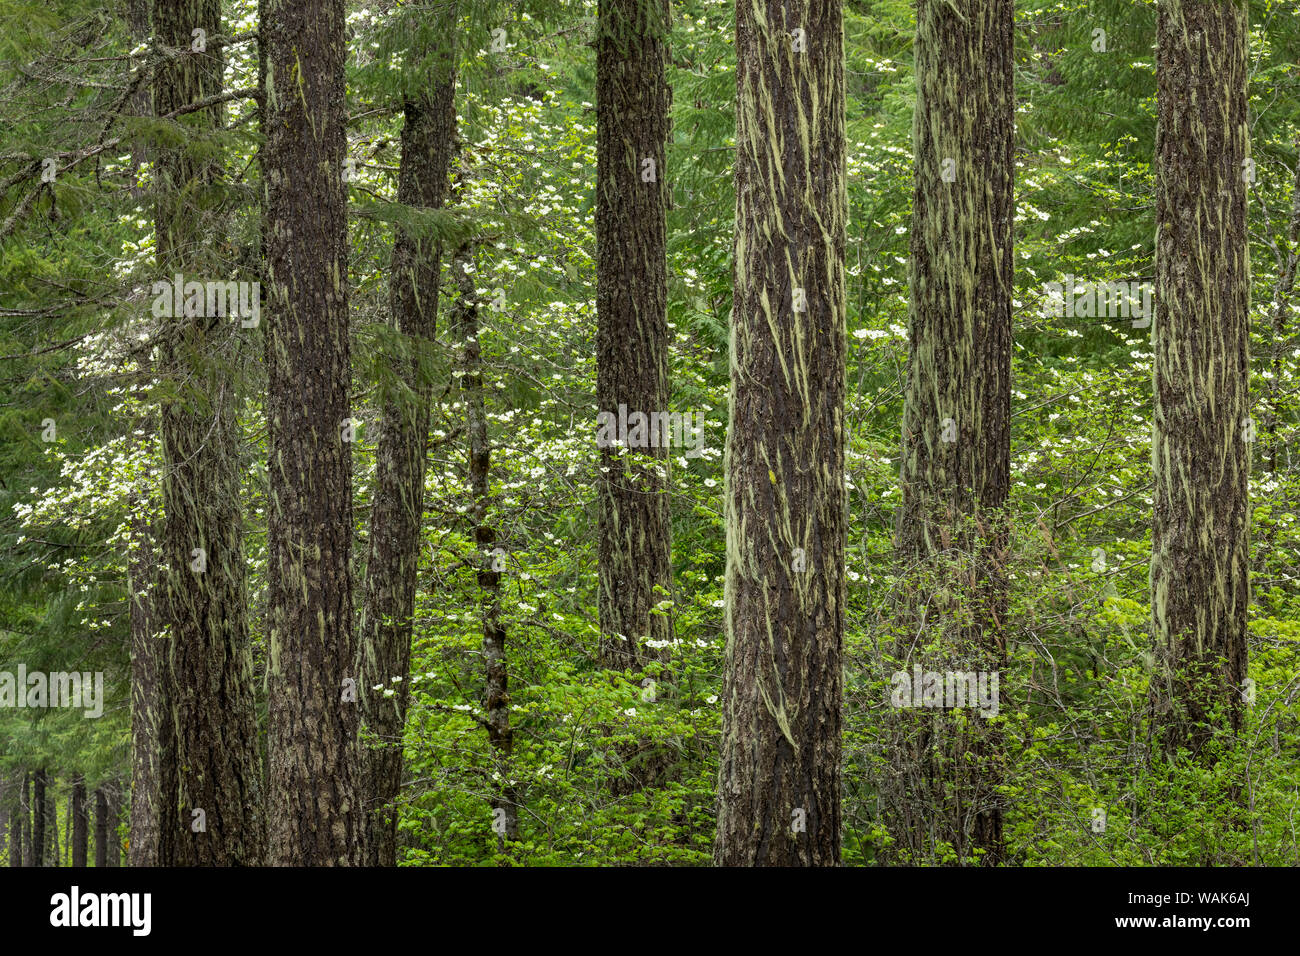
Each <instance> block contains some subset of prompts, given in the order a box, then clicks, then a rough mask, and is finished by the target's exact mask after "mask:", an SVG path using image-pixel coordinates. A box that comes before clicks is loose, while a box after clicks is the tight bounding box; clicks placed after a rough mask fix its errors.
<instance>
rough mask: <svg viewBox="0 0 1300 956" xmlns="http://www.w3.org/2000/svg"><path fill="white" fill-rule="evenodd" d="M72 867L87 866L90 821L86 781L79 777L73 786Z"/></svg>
mask: <svg viewBox="0 0 1300 956" xmlns="http://www.w3.org/2000/svg"><path fill="white" fill-rule="evenodd" d="M71 833H72V865H73V866H85V865H86V851H87V849H88V838H89V836H90V819H89V817H88V816H87V814H86V781H85V780H84V779H83V778H81V777H77V779H76V781H74V782H73V784H72V829H71Z"/></svg>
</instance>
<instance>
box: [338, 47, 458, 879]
mask: <svg viewBox="0 0 1300 956" xmlns="http://www.w3.org/2000/svg"><path fill="white" fill-rule="evenodd" d="M428 55H429V56H431V57H432V58H434V59H435V60H437V61H440V62H441V64H442V65H441V67H440V68H438V69H436V71H435V73H436V75H435V76H434V78H433V80H432V82H431V83H430V85H429V87H428V88H427V90H426V91H425V93H424V95H422V96H421V97H420V98H418V99H413V100H408V101H407V102H406V104H405V107H404V109H403V113H404V116H405V124H404V126H403V128H402V159H401V167H400V169H399V171H398V184H397V201H398V202H399V203H401V204H402V205H403V206H408V207H411V208H413V209H426V210H427V209H438V208H441V207H442V205H443V203H444V202H445V201H446V198H447V188H448V179H447V177H448V172H449V169H450V166H451V158H452V153H453V150H454V149H455V140H456V107H455V93H456V79H455V72H454V68H453V66H452V65H451V63H450V62H448V59H449V55H448V53H447V52H446V51H438V52H430V53H429V54H428ZM444 57H446V58H444ZM440 271H441V248H440V246H439V244H438V242H437V240H436V239H433V238H431V237H430V236H429V235H428V233H427V232H424V233H421V232H417V231H413V230H408V229H405V228H402V227H401V226H400V225H399V226H398V229H397V236H396V238H395V240H394V242H393V254H392V272H391V278H390V285H389V303H390V307H391V313H392V314H391V321H392V323H393V325H394V326H395V327H396V329H397V331H398V333H399V334H400V335H401V336H402V338H403V346H402V352H401V354H400V355H399V356H397V357H396V358H395V359H394V362H393V373H394V381H393V382H392V383H391V385H388V383H386V385H387V387H386V388H385V392H384V395H383V399H382V411H381V414H380V420H379V439H378V443H377V447H376V452H375V490H374V503H373V504H372V506H371V510H370V526H369V532H370V534H369V539H370V544H369V555H368V558H367V561H366V580H365V596H364V599H363V602H362V613H361V627H360V635H359V640H358V651H359V664H358V671H359V673H360V675H361V676H360V679H359V686H360V694H361V705H362V709H361V714H362V720H363V721H364V723H365V727H366V730H367V731H368V733H369V734H371V735H373V736H374V738H375V739H374V740H371V741H368V744H369V748H370V749H368V750H367V751H366V756H367V760H366V765H367V769H366V775H365V779H366V782H367V785H368V787H369V793H368V795H367V796H368V805H369V809H370V813H369V817H368V822H369V827H370V831H369V837H368V841H367V842H368V844H369V853H370V859H369V863H370V864H371V865H372V866H394V865H395V864H396V862H397V817H398V813H397V808H396V806H395V803H394V801H396V799H397V796H398V794H399V792H400V790H401V785H402V734H403V731H404V729H405V727H406V710H407V704H408V701H409V700H410V690H409V681H408V677H409V676H410V675H409V671H410V662H411V624H412V615H413V614H414V612H415V586H416V569H417V567H418V565H419V557H420V528H421V522H422V520H423V517H424V470H425V456H426V454H427V452H428V445H429V403H430V387H429V380H428V374H427V369H428V361H429V349H430V347H431V345H432V342H433V337H434V332H435V329H436V325H437V317H438V277H439V273H440ZM376 687H379V688H382V689H381V690H378V691H377V690H376V689H375V688H376ZM390 694H391V696H390Z"/></svg>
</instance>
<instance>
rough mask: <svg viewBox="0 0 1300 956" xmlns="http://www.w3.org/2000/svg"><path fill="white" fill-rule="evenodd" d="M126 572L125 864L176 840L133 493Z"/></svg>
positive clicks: (147, 529) (167, 695)
mask: <svg viewBox="0 0 1300 956" xmlns="http://www.w3.org/2000/svg"><path fill="white" fill-rule="evenodd" d="M128 507H129V508H130V510H131V513H132V518H131V534H130V542H131V543H130V546H129V557H128V566H127V567H128V576H129V588H130V594H131V620H130V627H131V842H130V850H129V857H130V864H131V866H140V867H145V866H170V865H171V864H172V862H173V859H174V856H173V852H174V848H175V840H176V827H177V822H176V821H177V816H176V733H175V725H174V722H173V719H172V713H171V704H172V698H171V674H170V668H169V667H168V664H167V643H166V635H165V633H160V630H161V628H160V621H159V617H160V615H159V613H158V607H157V603H158V602H157V600H156V597H155V595H156V593H157V590H158V565H157V560H156V558H155V544H154V531H153V527H152V525H151V523H150V522H149V520H148V519H147V518H146V517H145V516H144V510H143V509H144V508H146V507H147V505H145V503H144V502H143V501H142V500H141V496H138V495H133V496H132V498H131V501H130V503H129V505H128Z"/></svg>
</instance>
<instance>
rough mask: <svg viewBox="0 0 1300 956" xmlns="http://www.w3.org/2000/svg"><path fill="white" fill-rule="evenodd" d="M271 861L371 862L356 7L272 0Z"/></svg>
mask: <svg viewBox="0 0 1300 956" xmlns="http://www.w3.org/2000/svg"><path fill="white" fill-rule="evenodd" d="M261 18H262V21H261V30H260V33H261V39H262V42H263V43H265V44H266V46H267V81H266V99H267V114H268V116H267V119H268V128H269V132H270V137H269V142H268V143H267V147H266V152H265V169H266V188H267V217H268V223H267V273H268V283H269V286H270V288H269V290H268V296H267V297H268V300H269V311H270V315H269V317H268V321H267V323H266V325H267V330H266V340H267V341H266V362H267V374H268V391H269V395H268V400H267V419H268V424H269V449H270V451H269V461H268V468H269V471H270V508H269V512H270V513H269V518H268V542H269V551H270V554H269V569H268V575H269V579H270V588H269V591H270V594H269V601H268V618H269V622H268V630H269V634H270V664H269V667H270V670H269V676H268V685H269V687H268V694H269V698H270V700H269V708H268V719H267V722H268V735H267V736H268V751H269V760H270V775H269V776H270V783H269V792H268V794H267V808H268V818H269V860H270V862H272V863H274V864H277V865H285V866H303V865H314V866H325V865H356V864H359V863H362V862H364V860H365V859H366V856H365V848H364V842H365V822H364V819H363V818H364V814H365V810H364V807H363V805H362V802H361V799H360V796H361V794H360V791H359V779H358V778H359V777H360V768H359V757H360V750H359V748H358V745H357V728H358V722H359V714H358V703H357V690H358V688H357V685H356V683H355V682H356V680H357V676H358V675H357V674H356V671H355V669H354V663H355V648H354V645H353V639H352V570H351V556H352V530H353V528H352V467H351V465H352V455H351V444H350V442H351V439H352V436H353V431H352V422H351V414H350V411H351V409H350V388H349V385H350V382H349V377H350V366H349V357H350V352H349V343H348V294H347V293H348V288H347V277H348V246H347V239H348V231H347V202H346V195H345V193H344V186H343V166H344V158H345V152H346V146H347V139H346V135H345V123H346V119H347V109H346V102H345V94H344V71H343V64H344V56H345V39H344V38H345V33H346V23H345V4H344V3H343V2H342V0H301V2H290V0H270V2H266V3H264V5H263V7H262V9H261Z"/></svg>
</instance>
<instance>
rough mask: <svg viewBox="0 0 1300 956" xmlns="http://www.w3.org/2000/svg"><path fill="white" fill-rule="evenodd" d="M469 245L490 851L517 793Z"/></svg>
mask: <svg viewBox="0 0 1300 956" xmlns="http://www.w3.org/2000/svg"><path fill="white" fill-rule="evenodd" d="M473 264H474V247H473V245H472V244H468V245H465V246H463V247H461V249H459V250H458V251H457V253H456V257H455V259H454V260H453V263H452V280H453V282H454V284H455V287H456V291H457V293H458V294H457V298H456V304H455V306H454V307H453V308H452V332H453V333H454V335H455V336H456V341H457V342H458V343H459V346H460V350H461V354H460V369H461V373H462V374H461V376H460V387H461V396H462V399H463V401H464V403H465V433H466V444H467V448H466V452H467V454H466V458H467V464H468V469H467V470H468V472H469V490H470V495H471V502H470V518H471V520H472V521H473V523H474V529H473V531H474V545H475V549H476V552H477V553H476V554H475V556H474V560H475V562H476V567H477V573H476V577H477V580H478V587H479V613H480V614H481V616H482V620H483V663H484V709H485V710H486V711H487V718H486V719H485V720H484V721H483V726H484V729H486V730H487V734H488V746H489V748H490V749H491V753H492V761H493V764H494V767H493V772H494V774H495V775H496V776H497V777H498V778H499V779H500V781H501V783H500V784H499V785H494V787H493V791H492V794H491V796H490V797H489V798H488V806H489V808H490V809H491V811H492V829H493V832H494V833H495V834H496V844H497V852H498V853H504V852H506V850H507V844H508V843H511V842H514V841H516V840H518V839H519V803H518V800H519V794H518V789H517V788H516V787H515V785H514V782H513V772H514V769H513V767H512V765H511V764H512V760H511V757H512V754H513V751H514V731H513V730H512V729H511V727H510V672H509V669H508V667H507V661H506V628H505V622H504V621H502V619H501V577H502V573H503V568H504V563H505V560H506V554H505V551H504V549H500V550H498V546H497V531H496V527H495V526H494V525H493V524H492V523H491V521H490V519H489V516H488V509H489V507H490V505H491V499H492V484H491V471H492V442H491V438H490V436H489V434H488V418H487V395H486V390H485V386H484V384H483V354H482V350H481V349H480V347H479V338H478V335H479V316H478V304H477V301H476V297H475V290H474V277H475V274H476V273H475V271H474V270H473V269H472V266H473Z"/></svg>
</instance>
